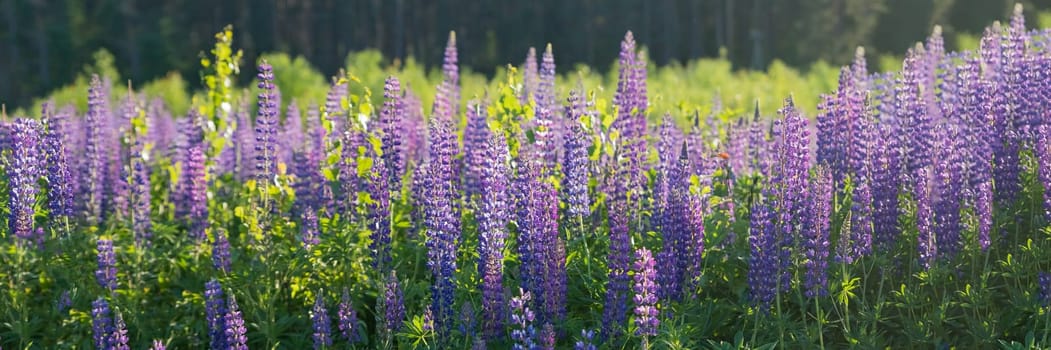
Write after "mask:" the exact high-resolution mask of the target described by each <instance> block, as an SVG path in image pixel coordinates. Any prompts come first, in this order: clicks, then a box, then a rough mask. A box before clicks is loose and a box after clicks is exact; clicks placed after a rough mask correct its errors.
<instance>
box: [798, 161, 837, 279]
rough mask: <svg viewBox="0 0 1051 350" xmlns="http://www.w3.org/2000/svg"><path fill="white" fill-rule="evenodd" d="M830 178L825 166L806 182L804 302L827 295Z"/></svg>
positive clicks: (830, 209)
mask: <svg viewBox="0 0 1051 350" xmlns="http://www.w3.org/2000/svg"><path fill="white" fill-rule="evenodd" d="M832 186H833V185H832V174H831V172H830V171H829V170H828V168H826V167H825V166H818V167H817V168H816V170H815V171H814V177H813V178H812V179H811V181H810V193H811V196H810V201H809V203H808V204H809V208H808V211H809V215H808V216H807V218H809V220H810V222H809V223H808V224H807V228H806V229H805V230H803V237H802V242H801V243H802V245H803V265H804V268H805V269H806V279H805V280H804V281H803V289H804V291H805V292H804V294H806V296H807V297H808V298H813V297H816V296H824V295H827V294H828V248H829V241H828V240H829V224H830V222H829V219H830V218H831V216H832V195H833V193H834V191H835V189H834V188H833V187H832Z"/></svg>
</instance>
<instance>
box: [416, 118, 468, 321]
mask: <svg viewBox="0 0 1051 350" xmlns="http://www.w3.org/2000/svg"><path fill="white" fill-rule="evenodd" d="M439 101H440V100H436V103H435V105H436V107H435V110H436V112H437V111H438V110H439V109H440V108H439V107H438V105H439ZM451 124H452V122H451V120H450V119H449V118H448V117H446V116H440V115H439V116H437V117H435V118H432V120H431V132H430V137H431V140H430V142H429V144H430V155H429V157H428V160H427V162H428V165H427V175H428V177H427V178H426V185H425V188H424V193H423V196H422V197H423V202H424V225H425V226H426V228H427V242H426V245H427V265H428V266H429V267H430V270H431V274H432V275H433V277H434V284H433V285H432V287H431V289H432V295H433V297H432V298H433V300H432V301H433V308H434V312H435V318H436V319H435V321H436V326H437V329H438V334H439V335H440V336H443V335H448V334H449V332H447V330H449V329H450V327H451V326H452V324H453V323H452V322H453V319H454V317H455V311H454V310H453V295H454V293H455V292H456V285H455V283H454V276H453V273H454V272H455V271H456V251H457V246H458V245H459V243H460V218H459V214H458V213H459V211H456V210H454V206H453V201H454V200H455V199H456V198H457V197H458V195H457V193H456V191H455V188H454V184H453V182H454V180H453V179H454V175H453V174H454V172H453V170H452V158H453V156H454V154H456V152H457V151H456V149H457V145H456V144H457V141H456V136H455V134H454V133H453V131H452V125H451Z"/></svg>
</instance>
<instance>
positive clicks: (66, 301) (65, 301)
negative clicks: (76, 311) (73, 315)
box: [55, 290, 73, 314]
mask: <svg viewBox="0 0 1051 350" xmlns="http://www.w3.org/2000/svg"><path fill="white" fill-rule="evenodd" d="M71 307H73V297H71V296H70V295H69V291H68V290H64V291H62V294H60V295H59V296H58V305H56V307H55V308H56V309H58V313H59V314H64V313H66V311H69V308H71Z"/></svg>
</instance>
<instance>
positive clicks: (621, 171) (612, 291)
mask: <svg viewBox="0 0 1051 350" xmlns="http://www.w3.org/2000/svg"><path fill="white" fill-rule="evenodd" d="M628 171H630V170H629V169H628V167H626V166H625V165H624V164H621V165H619V166H617V170H616V172H617V174H616V175H617V176H609V177H607V179H606V181H609V182H613V183H612V184H607V186H608V187H609V188H611V192H610V193H609V194H608V196H609V197H608V198H609V199H608V200H609V204H608V206H607V208H606V210H607V215H608V216H609V227H610V233H609V241H610V246H609V255H608V256H609V258H608V261H609V262H608V266H609V279H608V281H607V282H606V298H605V306H604V308H603V310H602V334H603V337H604V338H606V339H610V338H613V337H615V336H617V335H618V334H620V332H621V328H622V327H623V326H624V323H625V321H627V311H628V288H629V287H630V286H629V282H630V279H629V277H628V270H629V269H630V268H631V236H630V234H629V232H628V221H629V220H630V217H629V215H630V214H628V207H629V205H628V188H627V184H626V183H625V182H626V181H623V180H621V179H625V178H624V177H620V176H619V175H624V176H627V174H626V173H627V172H628Z"/></svg>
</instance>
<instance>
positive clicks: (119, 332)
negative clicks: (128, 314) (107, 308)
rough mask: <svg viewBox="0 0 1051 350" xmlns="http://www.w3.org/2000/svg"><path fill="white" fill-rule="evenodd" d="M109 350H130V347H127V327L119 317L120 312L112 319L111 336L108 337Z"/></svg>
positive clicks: (121, 317)
mask: <svg viewBox="0 0 1051 350" xmlns="http://www.w3.org/2000/svg"><path fill="white" fill-rule="evenodd" d="M109 349H112V350H129V349H131V347H129V346H128V326H127V325H126V324H124V317H123V316H121V314H120V312H117V313H116V317H115V318H114V325H113V334H112V335H110V346H109Z"/></svg>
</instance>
